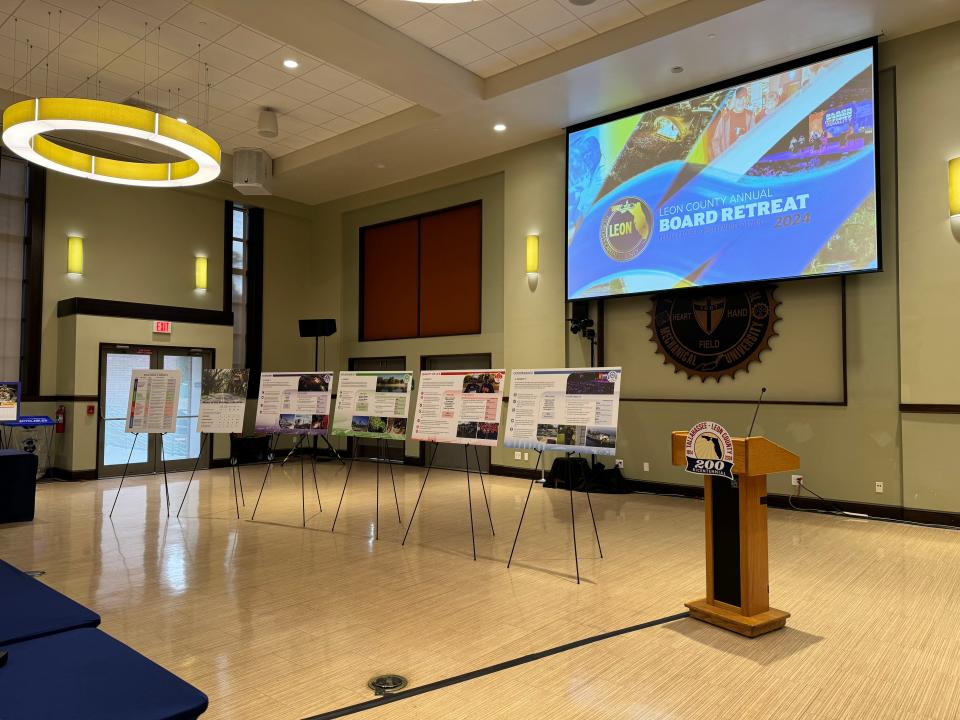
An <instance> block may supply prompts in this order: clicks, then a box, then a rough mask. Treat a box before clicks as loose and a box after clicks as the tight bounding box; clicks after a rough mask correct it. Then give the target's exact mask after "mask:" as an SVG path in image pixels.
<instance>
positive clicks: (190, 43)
mask: <svg viewBox="0 0 960 720" xmlns="http://www.w3.org/2000/svg"><path fill="white" fill-rule="evenodd" d="M160 44H161V45H162V46H163V47H166V48H170V49H171V50H176V51H177V52H178V53H180V54H181V55H185V56H187V57H196V55H197V50H198V49H199V48H203V47H206V46H207V45H209V44H210V41H209V40H207V39H206V38H203V37H200V36H199V35H195V34H194V33H192V32H190V31H188V30H184V29H183V28H178V27H176V26H175V25H171V24H170V23H163V24H162V25H161V26H160Z"/></svg>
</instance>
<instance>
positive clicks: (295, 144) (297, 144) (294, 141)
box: [283, 135, 313, 150]
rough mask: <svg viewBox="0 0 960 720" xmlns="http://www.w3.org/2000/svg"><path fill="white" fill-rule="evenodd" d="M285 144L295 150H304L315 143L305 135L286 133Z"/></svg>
mask: <svg viewBox="0 0 960 720" xmlns="http://www.w3.org/2000/svg"><path fill="white" fill-rule="evenodd" d="M283 144H284V145H286V146H288V147H290V148H291V149H293V150H302V149H303V148H305V147H309V146H310V145H313V141H312V140H309V139H308V138H306V137H304V136H303V135H284V136H283Z"/></svg>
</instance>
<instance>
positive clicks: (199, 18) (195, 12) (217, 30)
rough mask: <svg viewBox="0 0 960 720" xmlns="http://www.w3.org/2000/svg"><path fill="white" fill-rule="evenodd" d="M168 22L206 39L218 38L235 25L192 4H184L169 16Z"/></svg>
mask: <svg viewBox="0 0 960 720" xmlns="http://www.w3.org/2000/svg"><path fill="white" fill-rule="evenodd" d="M168 22H170V24H172V25H176V26H177V27H179V28H183V29H184V30H189V31H190V32H194V33H196V34H197V35H202V36H203V37H205V38H207V40H218V39H219V38H221V37H223V36H224V35H226V34H227V33H228V32H230V31H231V30H233V29H234V28H235V27H237V23H235V22H234V21H233V20H228V19H227V18H225V17H223V16H222V15H218V14H217V13H214V12H210V11H209V10H205V9H204V8H202V7H199V6H197V5H193V4H190V5H185V6H184V7H183V9H181V10H180V11H178V12H177V13H176V14H174V15H173V16H171V18H170V20H169V21H168Z"/></svg>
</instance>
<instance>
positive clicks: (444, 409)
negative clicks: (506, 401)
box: [411, 370, 506, 447]
mask: <svg viewBox="0 0 960 720" xmlns="http://www.w3.org/2000/svg"><path fill="white" fill-rule="evenodd" d="M505 375H506V371H505V370H423V371H422V372H421V373H420V387H419V388H418V389H417V407H416V412H415V413H414V418H413V433H412V434H411V438H412V439H413V440H425V441H427V442H442V443H456V444H458V445H489V446H491V447H493V446H495V445H496V444H497V437H498V435H499V433H500V409H501V405H502V404H503V378H504V376H505Z"/></svg>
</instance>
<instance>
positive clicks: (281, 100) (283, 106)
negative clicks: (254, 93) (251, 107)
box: [253, 90, 303, 113]
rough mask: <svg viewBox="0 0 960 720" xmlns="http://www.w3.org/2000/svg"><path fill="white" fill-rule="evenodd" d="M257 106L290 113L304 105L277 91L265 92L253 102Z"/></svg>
mask: <svg viewBox="0 0 960 720" xmlns="http://www.w3.org/2000/svg"><path fill="white" fill-rule="evenodd" d="M253 102H254V103H255V104H256V105H259V106H260V107H264V108H270V109H271V110H276V111H277V112H278V113H288V112H290V111H291V110H293V109H295V108H298V107H300V106H301V105H303V103H302V102H301V101H299V100H296V99H294V98H292V97H290V96H289V95H284V94H283V93H279V92H277V91H276V90H270V91H268V92H265V93H264V94H263V95H261V96H260V97H258V98H256V99H254V101H253Z"/></svg>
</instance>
